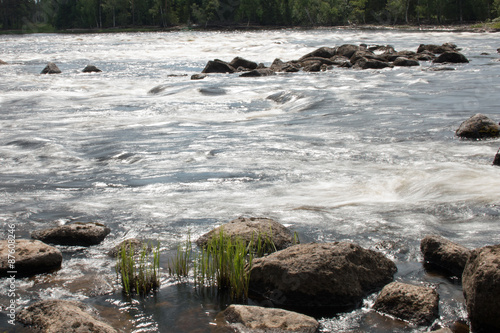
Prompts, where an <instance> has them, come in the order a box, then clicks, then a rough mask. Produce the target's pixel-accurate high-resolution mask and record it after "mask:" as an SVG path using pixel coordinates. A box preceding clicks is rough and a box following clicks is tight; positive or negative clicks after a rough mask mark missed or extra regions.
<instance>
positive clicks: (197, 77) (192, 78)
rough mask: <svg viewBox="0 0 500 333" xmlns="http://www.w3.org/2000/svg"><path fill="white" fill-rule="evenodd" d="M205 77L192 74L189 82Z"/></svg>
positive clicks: (204, 76)
mask: <svg viewBox="0 0 500 333" xmlns="http://www.w3.org/2000/svg"><path fill="white" fill-rule="evenodd" d="M206 77H207V76H206V75H205V74H193V75H191V80H203V79H204V78H206Z"/></svg>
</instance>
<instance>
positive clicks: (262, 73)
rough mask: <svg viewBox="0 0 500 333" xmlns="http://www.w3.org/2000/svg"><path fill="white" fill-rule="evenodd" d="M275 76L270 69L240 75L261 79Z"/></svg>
mask: <svg viewBox="0 0 500 333" xmlns="http://www.w3.org/2000/svg"><path fill="white" fill-rule="evenodd" d="M271 75H276V73H275V72H274V71H273V70H271V69H270V68H259V69H254V70H253V71H250V72H246V73H243V74H241V75H240V76H241V77H261V76H271Z"/></svg>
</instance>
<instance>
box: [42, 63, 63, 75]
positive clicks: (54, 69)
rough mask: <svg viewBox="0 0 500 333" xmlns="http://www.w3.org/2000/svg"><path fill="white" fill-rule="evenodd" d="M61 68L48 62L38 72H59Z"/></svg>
mask: <svg viewBox="0 0 500 333" xmlns="http://www.w3.org/2000/svg"><path fill="white" fill-rule="evenodd" d="M61 73H62V72H61V70H60V69H59V67H57V65H56V64H54V63H53V62H49V63H48V64H47V66H45V68H44V69H43V70H42V71H41V72H40V74H61Z"/></svg>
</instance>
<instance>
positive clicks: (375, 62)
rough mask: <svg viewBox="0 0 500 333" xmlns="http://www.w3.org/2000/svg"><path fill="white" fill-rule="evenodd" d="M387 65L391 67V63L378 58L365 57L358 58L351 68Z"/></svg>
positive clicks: (383, 66)
mask: <svg viewBox="0 0 500 333" xmlns="http://www.w3.org/2000/svg"><path fill="white" fill-rule="evenodd" d="M387 67H391V65H389V64H388V63H386V62H383V61H380V60H374V59H367V58H361V59H359V60H358V61H357V62H356V64H355V65H354V66H353V68H356V69H382V68H387Z"/></svg>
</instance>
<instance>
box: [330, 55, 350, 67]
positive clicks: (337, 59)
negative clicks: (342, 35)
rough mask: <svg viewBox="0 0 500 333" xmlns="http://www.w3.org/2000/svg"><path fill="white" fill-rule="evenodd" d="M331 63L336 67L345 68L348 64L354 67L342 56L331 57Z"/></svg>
mask: <svg viewBox="0 0 500 333" xmlns="http://www.w3.org/2000/svg"><path fill="white" fill-rule="evenodd" d="M330 61H331V62H332V65H336V66H343V65H344V64H345V63H346V62H348V63H349V64H350V65H351V67H352V64H351V63H350V61H349V58H347V57H344V56H341V55H336V56H333V57H331V58H330Z"/></svg>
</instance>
